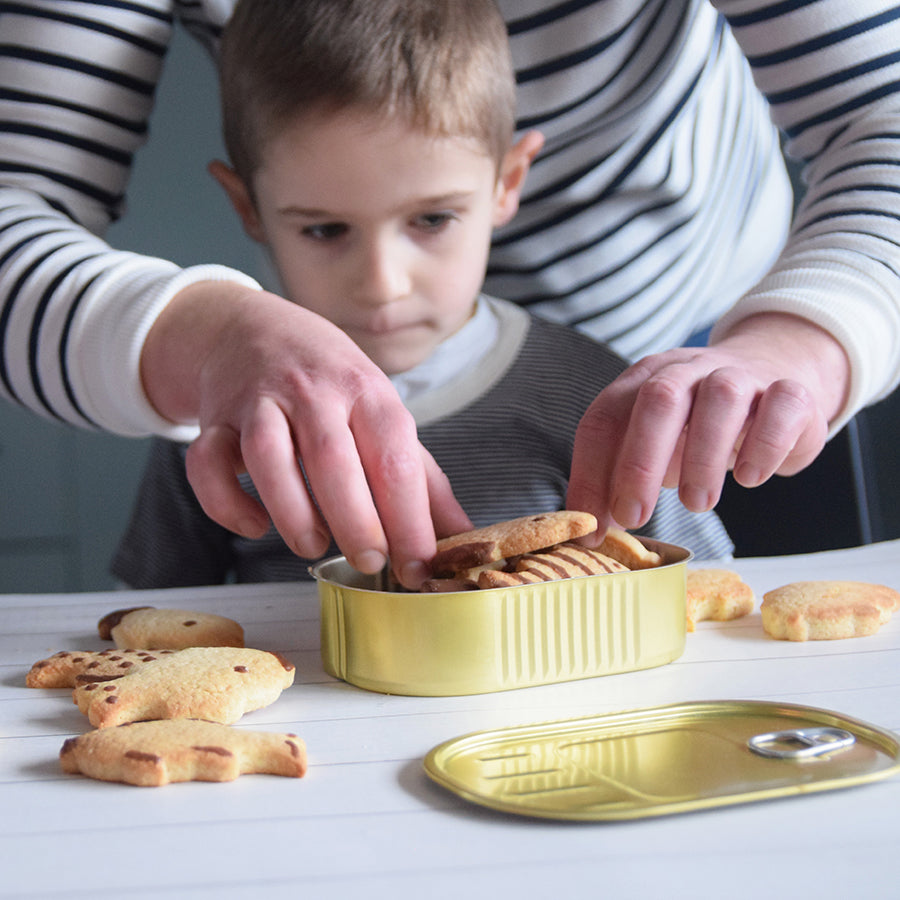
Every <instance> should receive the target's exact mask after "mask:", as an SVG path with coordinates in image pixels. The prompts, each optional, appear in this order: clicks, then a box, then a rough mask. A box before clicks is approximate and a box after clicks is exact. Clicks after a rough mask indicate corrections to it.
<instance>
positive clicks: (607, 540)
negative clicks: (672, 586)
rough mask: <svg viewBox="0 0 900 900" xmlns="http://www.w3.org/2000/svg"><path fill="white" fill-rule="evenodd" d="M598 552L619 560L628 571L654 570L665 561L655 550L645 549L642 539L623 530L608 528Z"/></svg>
mask: <svg viewBox="0 0 900 900" xmlns="http://www.w3.org/2000/svg"><path fill="white" fill-rule="evenodd" d="M597 550H599V551H600V552H601V553H605V554H606V555H607V556H611V557H612V558H613V559H616V560H618V561H619V562H620V563H622V565H623V566H625V567H626V568H628V569H652V568H654V567H655V566H659V565H662V561H663V559H662V557H661V556H660V555H659V554H658V553H657V552H656V551H655V550H651V549H649V548H648V547H645V546H644V544H643V543H641V540H640V538H637V537H635V536H634V535H633V534H629V533H628V532H627V531H623V530H622V529H621V528H608V529H607V530H606V535H605V536H604V538H603V543H601V544H600V546H599V547H597Z"/></svg>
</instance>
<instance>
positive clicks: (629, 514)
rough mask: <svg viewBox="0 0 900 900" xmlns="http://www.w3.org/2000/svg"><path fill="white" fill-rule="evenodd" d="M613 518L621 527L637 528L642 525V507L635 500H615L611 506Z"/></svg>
mask: <svg viewBox="0 0 900 900" xmlns="http://www.w3.org/2000/svg"><path fill="white" fill-rule="evenodd" d="M612 513H613V518H614V519H615V520H616V521H617V522H618V523H619V525H621V526H622V527H623V528H637V527H638V526H640V525H643V524H644V523H643V521H642V518H641V517H642V515H643V509H642V507H641V504H640V503H638V502H637V501H636V500H617V501H615V502H614V503H613V506H612Z"/></svg>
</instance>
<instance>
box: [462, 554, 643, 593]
mask: <svg viewBox="0 0 900 900" xmlns="http://www.w3.org/2000/svg"><path fill="white" fill-rule="evenodd" d="M512 569H513V571H506V570H505V569H485V570H484V571H483V572H482V573H481V574H480V575H479V576H478V587H480V588H482V589H490V588H496V587H514V586H515V585H517V584H534V583H536V582H538V581H557V580H559V579H561V578H576V577H578V576H580V575H605V574H608V573H610V572H627V571H628V568H627V567H626V566H623V565H622V563H620V562H618V561H617V560H615V559H613V558H612V557H609V556H606V555H605V554H603V553H600V551H599V550H589V549H588V548H587V547H582V546H581V545H580V544H572V543H563V544H560V545H559V546H557V547H554V548H552V549H551V550H547V551H545V552H543V553H526V554H523V555H522V556H520V557H518V558H517V559H516V560H515V562H514V563H513V564H512Z"/></svg>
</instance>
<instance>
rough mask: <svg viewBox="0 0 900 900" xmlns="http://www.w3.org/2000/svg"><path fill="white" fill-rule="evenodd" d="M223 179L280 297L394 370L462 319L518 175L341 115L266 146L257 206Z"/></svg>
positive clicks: (471, 146) (300, 125)
mask: <svg viewBox="0 0 900 900" xmlns="http://www.w3.org/2000/svg"><path fill="white" fill-rule="evenodd" d="M529 160H530V157H529ZM524 169H525V170H527V162H526V163H525V166H524ZM214 174H216V173H215V172H214ZM220 176H221V173H219V174H217V177H219V180H220V181H221V182H222V183H223V185H224V186H225V187H226V189H227V190H228V192H229V194H230V195H231V197H232V201H233V202H234V203H235V206H236V207H237V208H238V211H239V212H240V214H241V216H242V218H243V220H244V225H245V227H246V228H247V230H248V232H249V233H250V234H251V236H253V237H254V238H256V239H257V240H259V241H262V242H263V243H265V244H267V245H268V246H269V249H270V252H271V254H272V257H273V259H274V262H275V265H276V267H277V269H278V272H279V276H280V278H281V281H282V284H283V287H284V290H285V293H286V295H287V297H288V299H290V300H293V301H294V302H295V303H298V304H300V305H301V306H304V307H306V308H308V309H310V310H313V311H314V312H316V313H319V314H320V315H322V316H324V317H325V318H327V319H329V320H330V321H331V322H333V323H335V324H336V325H338V326H339V327H340V328H341V329H342V330H343V331H345V332H346V333H347V334H348V335H350V337H351V338H353V340H354V341H356V343H357V344H359V346H360V347H361V348H362V349H363V350H364V351H365V353H366V354H367V355H368V356H369V357H370V358H371V359H372V360H373V361H374V362H375V363H376V364H377V365H378V366H379V367H380V368H381V369H383V370H384V371H385V372H387V373H388V374H394V373H397V372H402V371H406V370H407V369H410V368H412V367H413V366H415V365H417V364H418V363H420V362H422V361H423V360H424V359H426V358H427V357H428V356H429V355H430V354H431V353H432V352H433V350H434V348H435V347H436V346H437V345H438V344H439V343H440V342H441V341H443V340H444V339H445V338H447V337H449V336H450V335H452V334H453V333H454V332H456V331H458V330H459V328H460V327H461V326H462V325H463V324H464V323H465V322H466V320H467V319H468V318H469V317H470V316H471V315H472V312H473V309H474V303H475V299H476V297H477V295H478V292H479V290H480V287H481V283H482V280H483V278H484V272H485V266H486V263H487V253H488V248H489V245H490V236H491V232H492V230H493V228H494V227H495V226H497V225H500V224H502V223H504V222H506V221H507V220H508V219H509V218H511V217H512V214H513V213H514V212H515V209H516V205H517V202H518V191H519V185H520V183H521V180H522V179H523V178H524V171H523V172H521V173H519V174H518V175H517V176H516V177H515V178H514V179H510V178H509V177H507V178H504V177H503V176H502V175H501V178H500V179H498V177H497V167H496V163H495V161H494V160H493V159H491V158H490V157H489V156H488V155H487V153H486V152H485V151H484V149H483V148H481V146H480V145H479V144H478V143H477V142H475V141H469V140H463V139H451V138H439V137H438V138H435V137H430V136H428V135H426V134H424V133H422V132H420V131H418V130H415V129H412V128H410V127H408V126H406V125H405V124H404V123H402V122H400V121H394V120H391V119H385V118H378V117H376V116H373V115H369V114H363V113H359V112H341V113H336V114H329V115H325V114H322V115H315V116H304V117H301V118H300V119H299V120H298V121H297V122H296V123H294V124H292V125H291V126H289V127H287V128H285V129H284V130H283V131H281V132H280V133H279V134H278V136H277V137H276V138H275V139H273V140H271V141H270V142H269V143H268V144H267V145H266V146H265V148H264V152H263V155H262V164H261V166H260V168H259V169H258V170H257V173H256V175H255V176H254V179H253V196H254V200H255V203H254V204H251V203H250V201H249V196H245V197H244V200H243V208H242V206H241V200H240V198H236V197H235V193H234V190H235V187H234V184H232V187H229V186H228V185H227V184H225V180H223V178H222V177H220ZM231 177H232V178H235V179H236V176H234V173H231ZM239 188H240V186H238V190H239ZM245 193H246V192H245Z"/></svg>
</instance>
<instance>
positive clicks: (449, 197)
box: [278, 191, 475, 219]
mask: <svg viewBox="0 0 900 900" xmlns="http://www.w3.org/2000/svg"><path fill="white" fill-rule="evenodd" d="M473 194H475V191H452V192H450V193H447V194H440V195H437V196H434V197H415V198H412V199H410V200H409V201H408V202H407V203H404V204H403V207H402V208H403V209H406V208H407V207H418V206H452V205H453V204H454V203H460V202H461V201H463V200H467V199H468V198H469V197H471V196H472V195H473ZM398 211H399V210H398ZM278 213H279V215H283V216H300V217H302V218H304V219H329V218H330V219H335V218H337V219H340V218H342V217H343V213H341V212H337V211H335V210H329V209H319V208H318V207H314V206H311V207H305V206H297V205H296V204H293V203H291V204H288V205H286V206H280V207H278Z"/></svg>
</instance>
